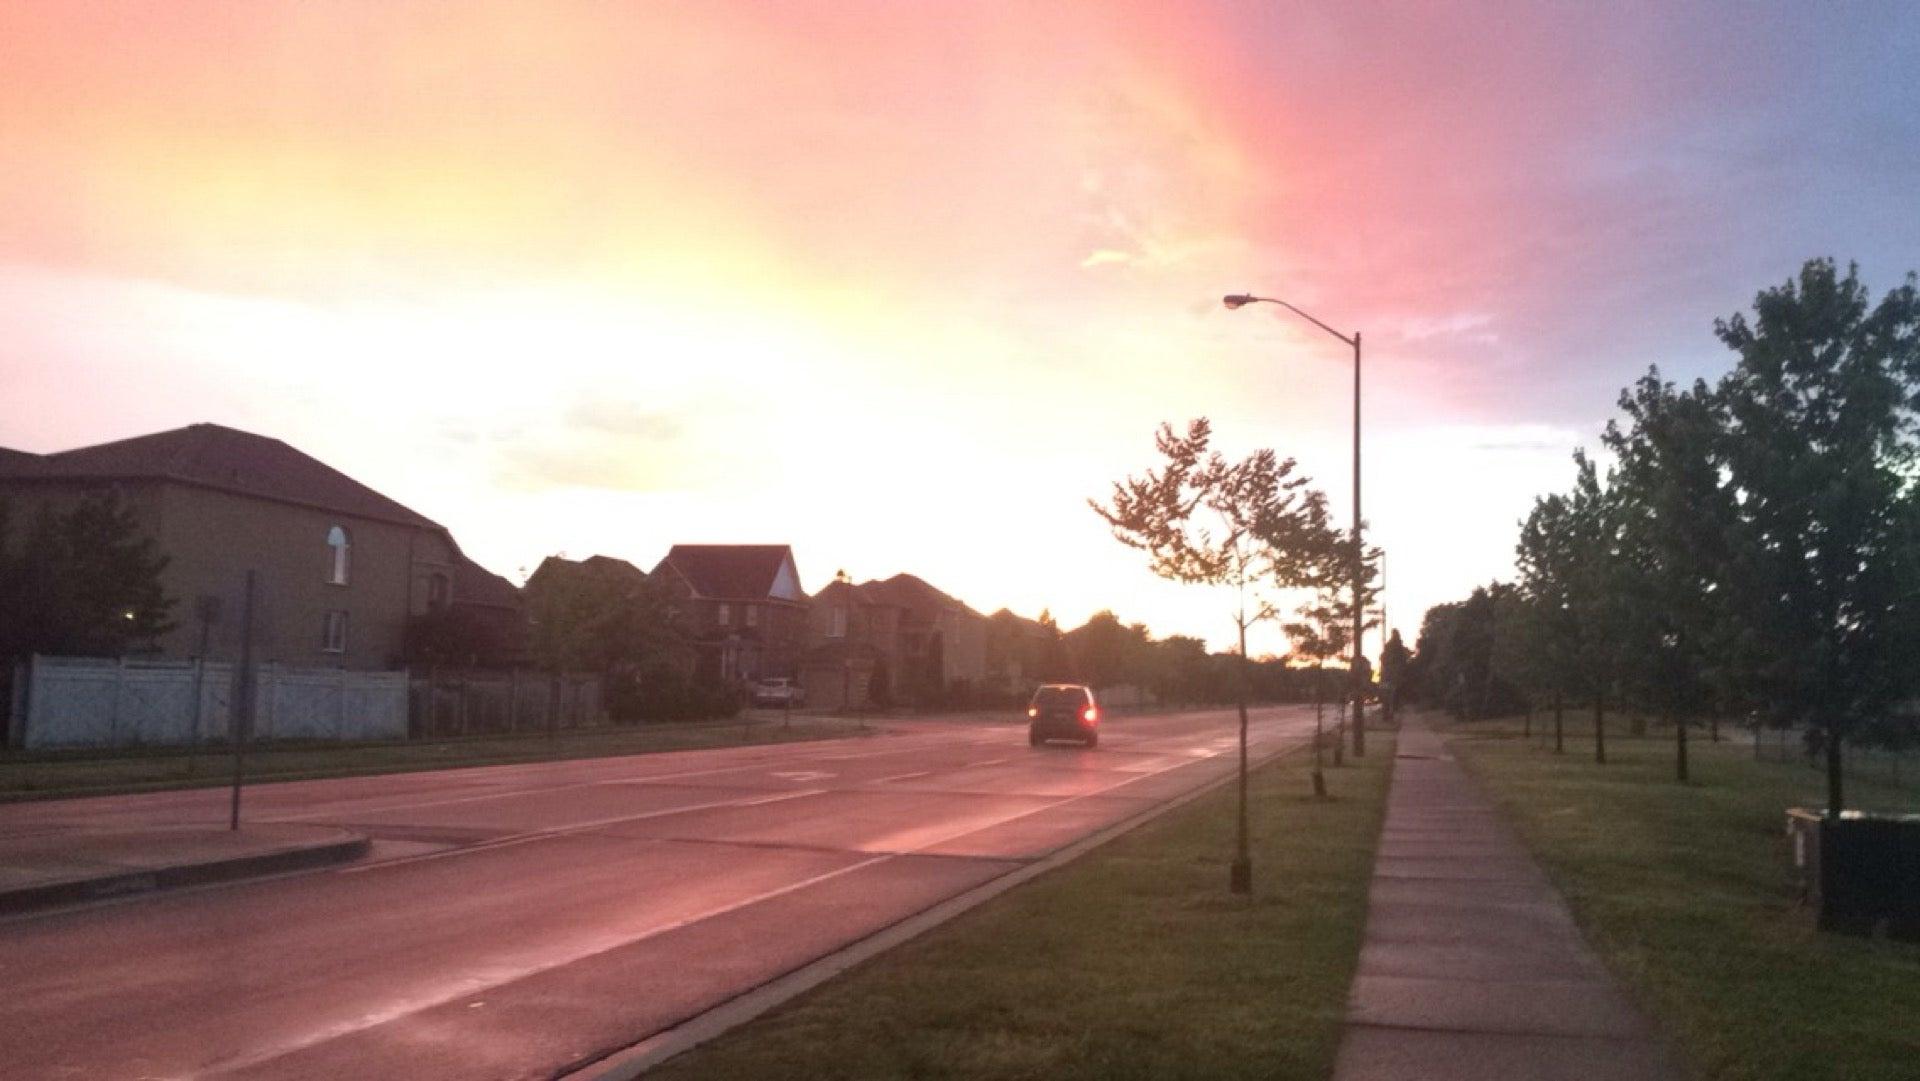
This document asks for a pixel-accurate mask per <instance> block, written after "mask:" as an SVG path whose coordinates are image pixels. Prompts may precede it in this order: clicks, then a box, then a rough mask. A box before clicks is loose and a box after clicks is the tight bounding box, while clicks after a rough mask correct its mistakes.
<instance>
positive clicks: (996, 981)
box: [649, 732, 1393, 1081]
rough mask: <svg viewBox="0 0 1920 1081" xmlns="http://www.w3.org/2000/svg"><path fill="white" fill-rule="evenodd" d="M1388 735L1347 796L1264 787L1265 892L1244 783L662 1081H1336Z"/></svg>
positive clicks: (1257, 794)
mask: <svg viewBox="0 0 1920 1081" xmlns="http://www.w3.org/2000/svg"><path fill="white" fill-rule="evenodd" d="M1375 738H1376V740H1377V742H1376V743H1375V744H1374V746H1373V748H1372V753H1370V754H1369V755H1368V756H1367V757H1366V758H1365V759H1363V760H1360V761H1359V762H1358V764H1357V765H1349V766H1348V767H1346V768H1343V769H1339V770H1329V771H1328V780H1329V783H1330V785H1331V788H1332V791H1333V793H1334V795H1335V796H1336V797H1337V798H1336V799H1334V800H1331V801H1326V802H1316V801H1315V800H1313V799H1312V798H1311V797H1310V796H1309V795H1308V794H1307V793H1308V791H1309V785H1308V774H1307V764H1306V762H1305V760H1304V758H1303V757H1302V756H1298V755H1295V756H1291V757H1289V758H1288V759H1285V760H1283V761H1281V762H1279V763H1275V764H1272V765H1269V766H1267V767H1265V768H1264V769H1262V770H1260V771H1258V772H1257V773H1256V774H1255V776H1254V777H1253V779H1252V784H1251V793H1252V797H1251V800H1250V803H1251V806H1252V835H1253V838H1254V849H1253V866H1254V886H1255V892H1254V895H1253V896H1252V897H1251V898H1237V897H1234V896H1232V895H1231V894H1229V893H1228V892H1227V888H1226V887H1227V861H1228V859H1229V857H1230V854H1231V847H1232V828H1233V818H1234V814H1233V811H1234V793H1233V789H1232V787H1231V786H1228V787H1226V788H1222V789H1220V790H1217V791H1216V792H1213V793H1211V794H1209V795H1207V796H1205V797H1203V798H1201V799H1200V800H1197V801H1195V802H1194V803H1193V804H1191V805H1189V806H1187V807H1184V808H1181V809H1179V810H1177V811H1174V812H1172V813H1170V814H1168V815H1167V816H1165V817H1163V818H1159V819H1156V820H1155V821H1153V822H1151V823H1149V824H1147V825H1146V826H1143V827H1141V828H1140V829H1139V830H1136V831H1134V832H1132V833H1129V834H1127V835H1126V836H1124V837H1122V838H1120V839H1118V840H1116V841H1114V842H1113V843H1111V844H1109V845H1106V846H1104V847H1102V848H1100V849H1098V850H1096V851H1094V852H1093V853H1090V854H1089V855H1087V856H1086V857H1084V858H1082V859H1080V860H1078V861H1076V862H1074V863H1073V864H1070V865H1069V866H1067V867H1064V868H1062V869H1060V870H1058V871H1055V872H1053V873H1051V874H1049V875H1046V876H1043V877H1041V878H1039V879H1036V880H1035V881H1033V882H1031V883H1028V884H1026V885H1024V886H1021V887H1019V888H1017V889H1014V890H1012V891H1010V892H1008V893H1006V894H1004V895H1002V896H1000V897H998V898H995V899H994V900H992V901H990V902H988V903H986V904H984V905H982V906H981V907H979V908H977V909H975V910H973V911H972V912H969V913H967V914H966V915H964V916H961V917H960V918H958V919H956V920H955V921H953V922H952V923H949V924H947V925H945V926H943V927H941V928H938V929H936V930H935V931H933V932H931V933H929V934H928V935H926V936H925V937H922V938H919V939H916V940H914V941H912V942H909V943H907V944H906V945H904V946H901V947H900V948H898V949H896V950H893V951H890V952H889V953H887V954H885V955H883V956H881V957H879V958H876V959H874V960H873V961H871V962H869V963H867V964H866V965H863V966H861V967H860V968H858V969H856V970H854V971H853V972H851V973H848V974H847V975H846V976H843V977H841V978H839V979H837V980H834V981H832V982H830V983H828V984H826V985H823V986H822V987H820V988H817V989H816V990H814V991H813V992H811V993H809V994H807V995H804V996H802V997H801V998H799V999H796V1000H795V1001H793V1002H791V1003H788V1004H787V1005H786V1006H784V1007H782V1008H780V1009H778V1010H776V1011H774V1012H772V1013H770V1014H768V1015H767V1016H765V1017H763V1018H760V1019H759V1020H757V1021H755V1022H753V1023H751V1024H749V1025H747V1026H744V1027H743V1028H740V1029H737V1030H735V1031H734V1032H731V1033H729V1034H727V1035H726V1036H724V1037H721V1038H720V1039H719V1040H717V1041H715V1042H713V1043H711V1044H707V1045H705V1046H703V1047H700V1048H697V1049H695V1050H693V1051H692V1052H689V1053H688V1054H686V1055H683V1056H681V1057H679V1058H677V1059H674V1060H673V1061H671V1062H669V1063H668V1064H666V1066H665V1067H663V1068H662V1069H661V1070H660V1071H659V1073H658V1075H657V1076H661V1077H666V1078H701V1079H707V1078H720V1079H725V1078H765V1077H834V1078H985V1077H992V1078H1047V1079H1049V1081H1059V1079H1071V1078H1103V1079H1105V1078H1208V1079H1213V1078H1256V1077H1257V1078H1315V1079H1318V1078H1324V1077H1326V1076H1327V1075H1328V1074H1329V1073H1330V1071H1331V1069H1332V1065H1333V1057H1334V1054H1335V1052H1336V1051H1337V1049H1338V1046H1339V1039H1340V1026H1341V1022H1342V1019H1343V1017H1344V1015H1345V1007H1346V997H1347V987H1348V984H1349V983H1350V982H1351V980H1352V976H1353V968H1354V964H1355V961H1356V959H1357V957H1358V954H1359V949H1360V940H1361V931H1362V928H1363V925H1364V922H1365V918H1366V897H1367V886H1368V883H1369V881H1370V878H1371V874H1372V868H1373V851H1374V845H1375V842H1376V840H1377V839H1378V836H1379V832H1380V818H1381V814H1382V809H1383V803H1384V800H1383V797H1384V795H1385V791H1386V774H1387V770H1388V767H1389V765H1390V763H1391V761H1392V758H1393V743H1392V736H1391V734H1390V733H1387V732H1382V733H1380V734H1379V735H1377V736H1376V737H1375ZM1349 761H1350V762H1352V761H1353V760H1349ZM649 1076H656V1075H654V1074H650V1075H649Z"/></svg>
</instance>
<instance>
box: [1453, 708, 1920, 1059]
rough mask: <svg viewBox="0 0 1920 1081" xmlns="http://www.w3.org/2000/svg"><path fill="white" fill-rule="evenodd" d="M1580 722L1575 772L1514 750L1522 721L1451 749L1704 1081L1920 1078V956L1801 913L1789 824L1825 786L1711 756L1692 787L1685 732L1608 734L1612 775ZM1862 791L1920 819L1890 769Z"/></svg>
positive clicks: (1919, 801)
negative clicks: (1680, 736)
mask: <svg viewBox="0 0 1920 1081" xmlns="http://www.w3.org/2000/svg"><path fill="white" fill-rule="evenodd" d="M1535 720H1536V733H1537V731H1538V721H1539V718H1538V717H1536V718H1535ZM1568 720H1569V726H1568V730H1567V736H1568V741H1567V753H1566V754H1564V755H1555V754H1553V753H1552V752H1551V750H1550V749H1548V748H1546V747H1543V746H1540V745H1539V744H1538V743H1537V742H1536V743H1535V744H1532V745H1530V744H1529V743H1527V742H1526V741H1524V740H1521V739H1519V738H1517V737H1518V735H1519V732H1520V725H1519V722H1518V721H1517V720H1516V721H1512V722H1495V723H1482V724H1475V725H1472V726H1457V727H1455V728H1453V729H1452V730H1453V731H1455V732H1460V733H1465V734H1467V735H1468V737H1469V738H1462V739H1457V740H1455V742H1454V745H1453V746H1454V749H1455V752H1456V754H1457V755H1458V756H1459V757H1460V759H1461V760H1462V761H1464V762H1465V763H1467V765H1468V766H1469V768H1471V769H1472V770H1473V771H1474V772H1475V773H1476V774H1478V775H1479V776H1480V777H1482V778H1483V779H1484V780H1485V781H1486V782H1487V784H1488V787H1489V789H1490V791H1491V792H1492V793H1493V794H1494V796H1495V797H1496V799H1498V801H1499V802H1500V804H1501V805H1502V807H1503V808H1504V809H1505V810H1506V812H1507V813H1508V814H1509V815H1510V816H1511V817H1512V818H1513V820H1514V821H1515V822H1516V823H1517V824H1518V826H1519V829H1520V832H1521V834H1522V836H1523V837H1524V838H1525V839H1526V841H1527V844H1528V846H1529V847H1530V848H1531V849H1532V850H1533V852H1534V854H1535V855H1536V856H1537V857H1538V858H1539V859H1540V860H1541V862H1542V863H1543V864H1544V865H1545V866H1546V868H1547V870H1548V871H1549V873H1550V874H1551V875H1552V876H1553V878H1554V880H1555V882H1556V883H1557V884H1558V885H1559V887H1560V888H1561V890H1562V891H1563V892H1564V893H1565V894H1566V897H1567V900H1568V902H1569V904H1570V905H1571V906H1572V908H1573V911H1574V914H1575V916H1576V918H1577V919H1578V920H1579V922H1580V925H1581V927H1582V929H1583V930H1584V931H1585V932H1586V933H1587V936H1588V938H1589V939H1590V940H1591V941H1592V942H1593V944H1594V946H1595V948H1596V949H1597V950H1598V951H1599V953H1600V954H1601V956H1602V957H1603V958H1604V959H1605V960H1606V962H1607V963H1608V965H1609V967H1610V968H1611V969H1612V970H1613V971H1614V972H1615V973H1616V974H1617V975H1619V976H1620V977H1621V978H1622V979H1623V980H1624V981H1625V982H1626V984H1627V985H1628V986H1629V987H1630V988H1631V989H1632V990H1634V991H1635V992H1636V994H1637V995H1638V997H1639V998H1640V1000H1641V1002H1642V1003H1643V1004H1644V1005H1645V1006H1646V1008H1647V1010H1648V1012H1649V1013H1650V1014H1651V1015H1652V1016H1653V1017H1654V1018H1655V1019H1656V1020H1657V1021H1658V1022H1659V1023H1660V1024H1661V1025H1662V1026H1663V1027H1664V1028H1665V1029H1666V1030H1667V1032H1668V1033H1669V1034H1670V1035H1671V1036H1672V1037H1673V1038H1674V1041H1675V1043H1676V1045H1677V1046H1678V1047H1679V1048H1680V1050H1681V1051H1682V1053H1683V1054H1684V1055H1686V1057H1687V1058H1688V1059H1689V1060H1690V1061H1691V1063H1692V1065H1693V1066H1694V1068H1695V1070H1696V1071H1697V1072H1698V1073H1699V1075H1700V1076H1702V1077H1706V1078H1715V1079H1732V1078H1742V1079H1744V1078H1753V1079H1768V1081H1775V1079H1777V1081H1817V1079H1821V1078H1833V1079H1836V1081H1838V1079H1842V1078H1844V1079H1847V1081H1869V1079H1880V1078H1884V1079H1887V1081H1894V1079H1902V1081H1911V1079H1913V1078H1915V1077H1920V946H1914V945H1906V944H1899V943H1890V942H1876V941H1869V940H1864V939H1857V938H1848V937H1843V936H1837V935H1823V934H1820V933H1818V932H1816V931H1815V930H1814V929H1813V919H1812V913H1811V912H1810V911H1808V910H1806V909H1802V908H1800V907H1798V905H1797V891H1796V888H1795V887H1794V885H1793V882H1792V868H1791V861H1790V854H1789V851H1788V846H1787V841H1786V837H1785V814H1784V812H1785V810H1786V808H1788V807H1791V806H1810V807H1819V806H1821V805H1822V804H1823V801H1824V793H1825V779H1824V776H1823V774H1821V773H1820V772H1819V771H1818V770H1815V769H1809V768H1808V767H1807V766H1806V765H1805V764H1804V762H1803V761H1801V760H1800V759H1799V758H1798V757H1797V756H1792V757H1790V760H1789V761H1785V762H1781V761H1777V760H1776V761H1767V762H1757V761H1755V760H1754V753H1753V746H1752V743H1751V742H1749V741H1745V740H1738V741H1731V742H1726V743H1720V744H1712V743H1709V742H1706V741H1704V740H1698V741H1695V742H1694V743H1693V744H1692V752H1693V753H1692V758H1693V783H1691V784H1688V785H1684V786H1683V785H1680V784H1679V783H1677V782H1676V781H1675V780H1674V769H1673V738H1672V731H1671V729H1658V728H1656V729H1655V730H1654V731H1653V732H1652V733H1651V735H1650V737H1649V738H1645V739H1633V738H1627V737H1625V735H1624V725H1623V726H1622V732H1621V733H1619V734H1616V733H1615V732H1614V729H1613V726H1611V725H1610V726H1609V735H1608V742H1607V755H1608V764H1607V765H1605V766H1599V765H1596V764H1595V763H1594V762H1593V742H1592V731H1591V728H1590V723H1591V722H1590V719H1588V718H1583V720H1585V721H1586V722H1587V723H1586V724H1584V725H1582V726H1578V727H1576V726H1574V725H1573V724H1572V723H1571V721H1572V718H1571V717H1569V718H1568ZM1909 777H1910V774H1909ZM1847 791H1848V803H1849V805H1850V806H1857V807H1864V808H1875V809H1880V810H1888V811H1913V810H1916V809H1920V790H1917V789H1916V787H1915V786H1914V784H1913V783H1912V781H1911V780H1908V781H1907V782H1906V783H1894V782H1893V780H1892V777H1891V773H1890V770H1887V769H1883V768H1866V769H1856V770H1854V771H1853V773H1852V775H1851V776H1850V777H1849V778H1848V782H1847Z"/></svg>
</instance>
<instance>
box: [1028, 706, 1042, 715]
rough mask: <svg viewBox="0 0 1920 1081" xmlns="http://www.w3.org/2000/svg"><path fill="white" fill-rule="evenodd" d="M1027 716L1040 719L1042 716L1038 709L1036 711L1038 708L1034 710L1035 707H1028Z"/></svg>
mask: <svg viewBox="0 0 1920 1081" xmlns="http://www.w3.org/2000/svg"><path fill="white" fill-rule="evenodd" d="M1027 716H1029V717H1038V716H1040V711H1039V710H1038V709H1036V708H1034V707H1033V706H1028V707H1027Z"/></svg>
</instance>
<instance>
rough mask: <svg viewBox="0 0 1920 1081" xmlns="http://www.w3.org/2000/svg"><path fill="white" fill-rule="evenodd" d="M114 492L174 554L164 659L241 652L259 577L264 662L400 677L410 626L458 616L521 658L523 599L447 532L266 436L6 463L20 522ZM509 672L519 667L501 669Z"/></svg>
mask: <svg viewBox="0 0 1920 1081" xmlns="http://www.w3.org/2000/svg"><path fill="white" fill-rule="evenodd" d="M103 490H112V491H114V492H117V493H118V494H119V496H120V499H121V502H122V503H123V505H125V506H127V507H129V508H131V509H132V510H133V511H134V513H135V515H136V516H137V518H138V520H139V522H140V523H141V525H142V526H143V527H144V528H145V529H146V531H147V532H148V533H149V534H150V535H152V536H153V537H154V538H155V540H156V542H157V543H158V545H159V547H160V550H161V552H162V553H164V554H165V555H166V557H167V566H166V569H165V570H164V571H163V572H162V573H161V586H162V588H163V589H164V590H165V592H166V594H167V595H168V596H169V597H171V598H173V600H174V605H173V609H172V616H173V619H174V621H175V624H176V626H175V627H174V629H173V630H171V631H170V632H168V633H167V634H165V635H163V636H162V637H161V638H160V640H159V642H158V654H159V656H161V657H163V658H168V659H186V658H191V657H194V656H198V655H200V654H201V652H202V648H201V640H202V635H203V634H204V635H205V641H206V648H205V654H206V656H207V657H209V658H210V659H216V660H227V659H232V658H233V657H234V656H236V655H237V654H238V652H239V638H240V629H239V628H240V617H241V608H242V597H243V594H244V590H245V576H246V572H247V571H248V570H249V569H252V570H255V571H257V572H258V575H257V586H256V594H255V611H254V622H255V627H256V638H255V642H256V653H257V654H258V655H259V656H261V657H262V658H263V659H265V660H268V661H275V662H280V663H284V664H289V665H300V666H312V667H328V668H351V669H384V668H393V667H397V666H398V665H399V664H400V663H401V662H402V660H403V654H404V652H405V645H406V634H407V627H408V622H409V620H410V619H411V618H412V617H415V616H424V615H428V614H431V613H439V612H457V613H460V614H462V615H466V616H470V617H471V618H472V619H474V620H476V621H479V622H482V623H484V624H487V625H488V626H491V627H494V628H496V629H497V630H498V631H499V633H500V635H501V636H502V643H503V645H502V649H503V651H504V652H505V653H507V654H509V655H511V654H514V653H516V652H523V651H524V641H525V633H524V630H525V628H524V624H525V617H524V614H523V611H522V609H521V606H520V598H519V591H518V590H516V589H515V588H514V587H513V585H512V584H511V583H509V582H508V581H507V580H506V579H504V578H501V577H500V576H498V575H496V574H492V573H490V572H488V571H487V570H486V569H485V568H483V567H481V566H479V565H478V564H476V563H474V562H473V561H472V560H470V559H468V558H467V557H466V556H465V555H464V554H462V553H461V551H460V547H459V545H457V544H455V543H454V540H453V535H452V534H451V533H449V532H448V531H447V529H446V527H444V526H442V525H440V524H438V523H437V522H434V521H433V520H431V519H429V518H426V517H424V516H422V515H420V514H418V513H416V512H414V511H412V510H409V509H408V508H406V507H404V506H402V505H400V504H399V503H397V502H395V501H393V500H391V499H388V498H387V497H386V496H383V495H381V494H380V493H379V492H376V491H374V490H373V489H371V488H368V487H367V486H365V485H363V484H361V483H359V482H358V481H355V480H354V479H353V478H351V477H349V476H347V475H346V474H344V473H341V472H339V471H338V470H335V469H332V468H330V467H329V466H327V465H325V464H324V463H322V462H320V461H318V460H316V459H314V458H312V457H309V456H308V455H306V454H303V453H301V452H300V451H298V450H295V449H294V448H293V447H290V446H288V445H287V444H285V443H283V442H281V441H279V440H277V439H271V438H268V437H266V436H261V435H254V434H252V433H250V432H243V431H239V430H236V429H233V428H226V427H222V426H220V425H217V424H193V425H189V426H187V427H185V428H177V429H174V430H172V431H166V432H157V433H154V434H152V435H143V436H136V437H134V438H131V439H122V440H117V441H115V442H111V443H101V444H98V445H96V446H90V447H80V448H77V449H74V450H67V451H61V452H58V453H54V454H28V453H24V452H20V451H11V450H9V451H4V452H0V499H4V500H6V501H7V502H8V503H9V504H10V505H11V506H12V508H13V511H14V521H15V522H22V521H27V520H31V518H32V517H33V515H35V514H36V513H37V512H38V509H39V508H41V507H48V508H50V509H53V510H55V511H58V510H61V509H64V508H66V507H69V506H71V505H73V504H74V503H75V502H78V501H79V500H81V499H83V498H85V497H87V496H88V495H90V494H93V493H97V492H100V491H103ZM499 659H500V660H503V661H505V662H507V663H511V661H512V659H513V658H512V656H506V657H502V658H499Z"/></svg>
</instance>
